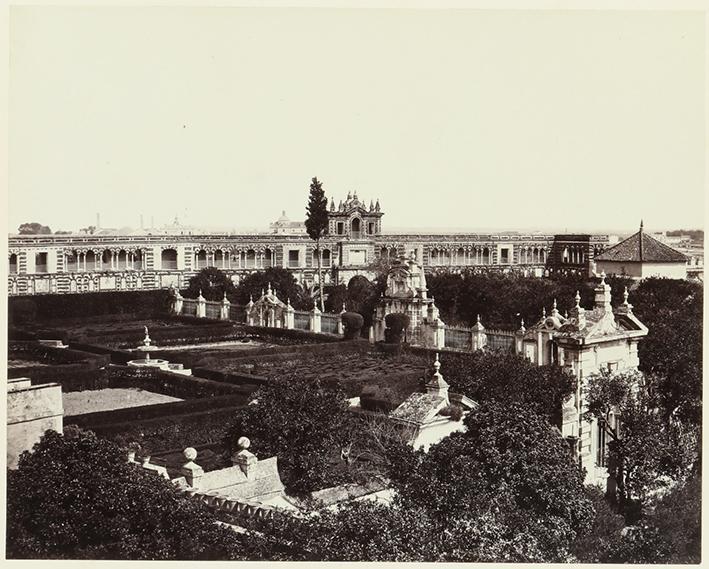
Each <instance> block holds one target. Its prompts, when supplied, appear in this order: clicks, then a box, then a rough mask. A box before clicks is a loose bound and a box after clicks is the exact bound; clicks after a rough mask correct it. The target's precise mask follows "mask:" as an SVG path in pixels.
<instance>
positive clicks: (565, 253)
mask: <svg viewBox="0 0 709 569" xmlns="http://www.w3.org/2000/svg"><path fill="white" fill-rule="evenodd" d="M561 262H562V263H568V262H569V248H568V247H564V251H563V252H562V253H561Z"/></svg>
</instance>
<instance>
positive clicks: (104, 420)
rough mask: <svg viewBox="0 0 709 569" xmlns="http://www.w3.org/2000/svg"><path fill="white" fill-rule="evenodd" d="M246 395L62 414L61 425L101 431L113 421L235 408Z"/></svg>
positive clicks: (142, 419)
mask: <svg viewBox="0 0 709 569" xmlns="http://www.w3.org/2000/svg"><path fill="white" fill-rule="evenodd" d="M247 401H248V396H247V395H244V394H237V395H221V396H217V397H208V398H205V399H191V400H189V401H175V402H173V403H160V404H157V405H141V406H140V407H129V408H126V409H114V410H111V411H97V412H94V413H84V414H82V415H72V416H67V417H64V425H65V426H66V425H77V426H78V427H81V428H83V429H91V430H92V431H94V432H98V431H100V430H101V428H102V426H108V425H112V424H116V423H137V422H140V421H144V420H147V419H162V418H165V417H176V416H179V415H187V414H191V413H199V412H200V411H211V410H216V409H224V408H231V409H233V408H236V407H241V406H243V405H245V404H246V403H247Z"/></svg>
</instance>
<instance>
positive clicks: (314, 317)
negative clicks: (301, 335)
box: [310, 305, 322, 334]
mask: <svg viewBox="0 0 709 569" xmlns="http://www.w3.org/2000/svg"><path fill="white" fill-rule="evenodd" d="M320 315H321V312H320V309H319V308H318V307H317V305H316V306H314V307H313V311H312V312H311V313H310V331H311V332H316V333H318V334H319V333H320V331H321V330H322V327H321V323H322V318H321V316H320Z"/></svg>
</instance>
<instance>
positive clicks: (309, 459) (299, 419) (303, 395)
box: [225, 376, 351, 494]
mask: <svg viewBox="0 0 709 569" xmlns="http://www.w3.org/2000/svg"><path fill="white" fill-rule="evenodd" d="M254 395H255V399H256V402H255V403H253V404H251V405H247V406H246V407H245V408H244V409H243V410H241V411H240V412H239V413H238V414H237V415H236V417H235V419H234V422H233V424H232V425H231V427H230V428H229V430H228V433H227V437H226V440H225V443H226V445H227V447H228V448H229V449H230V450H232V451H234V450H237V441H238V439H239V437H242V436H245V437H248V438H249V439H250V440H251V442H252V447H253V449H254V452H256V453H257V454H258V455H259V456H261V457H264V458H265V457H269V456H274V455H275V456H277V457H278V465H279V470H280V472H281V478H282V480H283V483H284V484H285V486H286V489H287V490H288V491H289V492H292V493H295V494H302V493H304V492H309V491H312V490H315V489H321V488H326V487H327V486H332V485H336V484H338V483H340V482H341V481H343V480H345V479H347V477H346V475H345V474H343V475H342V476H339V475H338V473H336V472H334V470H333V469H332V468H331V467H330V461H331V459H332V457H333V456H338V455H339V453H340V450H341V448H343V447H344V446H346V445H347V444H348V443H349V441H350V434H349V424H350V421H351V418H350V415H349V413H348V411H347V409H348V407H349V403H348V401H347V399H346V398H345V395H344V393H343V392H341V391H339V390H336V389H328V388H325V387H323V386H322V385H321V384H320V383H319V382H317V381H315V382H310V381H306V380H303V379H300V378H299V377H297V376H289V377H283V378H280V380H279V381H278V382H272V383H270V384H268V385H266V386H264V387H262V388H260V389H259V390H258V391H257V392H256V393H255V394H254Z"/></svg>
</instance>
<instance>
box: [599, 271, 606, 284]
mask: <svg viewBox="0 0 709 569" xmlns="http://www.w3.org/2000/svg"><path fill="white" fill-rule="evenodd" d="M600 284H601V285H604V286H605V284H606V272H605V271H601V283H600Z"/></svg>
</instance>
